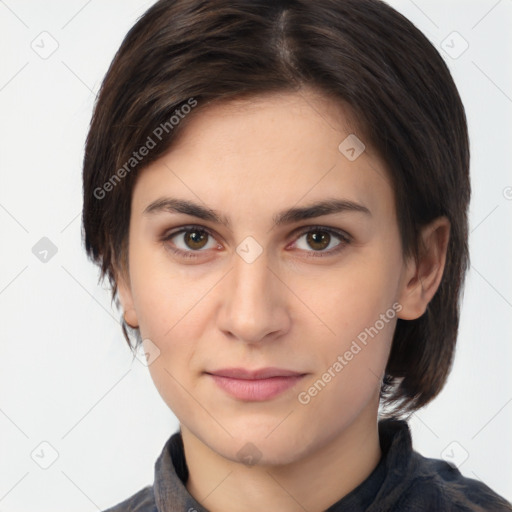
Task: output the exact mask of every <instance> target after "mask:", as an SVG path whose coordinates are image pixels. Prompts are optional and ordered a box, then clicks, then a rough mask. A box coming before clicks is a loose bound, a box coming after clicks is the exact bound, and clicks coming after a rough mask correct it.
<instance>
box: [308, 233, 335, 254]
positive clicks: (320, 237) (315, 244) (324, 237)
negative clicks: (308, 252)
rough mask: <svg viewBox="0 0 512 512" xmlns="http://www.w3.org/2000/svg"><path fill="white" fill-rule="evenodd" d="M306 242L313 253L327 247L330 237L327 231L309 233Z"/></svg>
mask: <svg viewBox="0 0 512 512" xmlns="http://www.w3.org/2000/svg"><path fill="white" fill-rule="evenodd" d="M306 241H307V243H308V244H309V246H310V247H311V248H312V249H314V250H315V251H321V250H323V249H325V248H326V247H328V246H329V242H330V241H331V235H330V234H329V233H328V232H327V231H310V232H309V233H308V234H307V237H306Z"/></svg>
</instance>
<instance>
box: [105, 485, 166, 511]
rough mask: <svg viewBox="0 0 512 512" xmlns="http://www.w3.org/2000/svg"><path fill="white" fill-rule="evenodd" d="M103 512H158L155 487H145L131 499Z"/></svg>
mask: <svg viewBox="0 0 512 512" xmlns="http://www.w3.org/2000/svg"><path fill="white" fill-rule="evenodd" d="M103 512H157V508H156V505H155V496H154V493H153V486H152V485H148V486H147V487H144V488H143V489H141V490H140V491H139V492H137V493H135V494H134V495H133V496H131V497H130V498H127V499H126V500H124V501H122V502H121V503H118V504H117V505H115V506H114V507H111V508H109V509H107V510H104V511H103Z"/></svg>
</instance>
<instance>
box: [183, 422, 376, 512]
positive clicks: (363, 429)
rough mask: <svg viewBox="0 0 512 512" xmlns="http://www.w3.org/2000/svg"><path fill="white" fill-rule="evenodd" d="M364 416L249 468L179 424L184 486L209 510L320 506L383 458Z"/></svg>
mask: <svg viewBox="0 0 512 512" xmlns="http://www.w3.org/2000/svg"><path fill="white" fill-rule="evenodd" d="M365 416H366V417H365ZM368 416H369V415H368V414H366V415H361V416H359V417H358V418H357V419H356V420H355V421H354V422H353V423H352V424H350V425H349V426H348V427H347V428H345V429H344V430H343V431H342V432H340V433H338V435H336V436H335V437H333V438H332V439H329V440H328V442H326V443H324V444H323V445H322V446H320V447H317V449H316V450H315V451H314V452H311V453H308V454H307V455H306V456H304V457H302V458H300V459H298V460H295V461H293V462H291V463H288V464H284V465H255V466H251V467H249V466H246V465H244V464H242V463H239V462H234V461H232V460H229V459H226V458H224V457H223V456H221V455H220V454H218V453H216V452H215V451H213V450H212V449H211V448H210V447H208V446H207V445H206V444H204V443H203V442H202V441H201V440H199V439H198V438H197V437H195V436H194V434H192V433H191V432H190V430H188V429H187V428H186V427H184V426H183V425H182V437H183V444H184V448H185V453H186V460H187V466H188V469H189V479H188V481H187V484H186V488H187V490H188V492H189V493H190V494H191V495H192V496H193V497H194V498H195V499H196V500H197V501H198V502H199V503H201V504H202V505H203V506H204V507H205V508H207V509H208V510H209V511H210V512H239V511H240V510H244V511H247V512H253V511H254V512H256V511H260V510H280V511H281V512H304V510H308V512H321V511H324V510H326V509H327V508H329V507H330V506H331V505H333V504H334V503H336V502H337V501H339V500H340V499H342V498H343V497H344V496H346V495H347V494H348V493H350V492H351V491H352V490H354V489H355V488H356V487H357V486H358V485H359V484H361V483H362V482H363V481H364V480H365V479H366V478H367V477H368V476H369V475H370V474H371V472H372V471H373V470H374V469H375V467H376V466H377V464H378V462H379V460H380V458H381V455H382V454H381V449H380V444H379V433H378V425H377V420H376V418H375V417H373V421H372V416H371V415H370V417H369V418H368ZM369 420H370V421H369Z"/></svg>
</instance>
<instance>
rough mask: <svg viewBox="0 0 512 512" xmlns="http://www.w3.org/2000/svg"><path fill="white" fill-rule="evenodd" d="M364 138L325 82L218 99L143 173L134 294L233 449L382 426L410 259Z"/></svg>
mask: <svg viewBox="0 0 512 512" xmlns="http://www.w3.org/2000/svg"><path fill="white" fill-rule="evenodd" d="M350 133H351V129H350V128H349V127H348V125H347V120H346V118H345V116H344V115H343V111H341V108H340V107H336V106H335V105H334V104H332V103H330V102H329V101H328V100H326V99H323V98H321V97H317V96H315V95H314V94H312V93H308V94H306V93H301V94H299V93H289V94H280V95H269V96H265V97H259V98H257V99H253V100H251V101H250V102H241V101H240V102H237V103H225V104H222V105H220V104H219V105H216V106H210V107H209V108H208V109H206V110H204V111H203V112H201V113H199V114H198V115H197V116H196V117H195V118H191V119H190V124H189V125H188V126H187V129H186V130H185V131H184V132H183V133H182V138H181V139H180V140H179V141H178V144H176V145H175V146H173V147H172V150H171V151H170V152H168V153H167V154H166V155H165V156H163V157H162V158H160V159H159V160H158V161H156V162H154V163H152V164H151V165H149V166H148V167H147V168H145V169H144V170H143V171H142V172H141V174H140V176H139V177H138V180H137V182H136V185H135V188H134V191H133V197H132V208H131V220H130V231H129V267H130V268H129V280H130V282H129V284H128V285H126V284H124V283H123V282H120V283H119V289H120V294H121V300H122V303H123V306H124V308H125V310H127V311H128V318H129V319H130V320H131V321H130V323H137V324H138V325H139V327H140V331H141V336H142V338H143V339H145V340H146V341H145V344H146V347H145V348H146V350H147V352H149V354H150V361H149V362H150V363H151V364H150V365H149V369H150V372H151V376H152V378H153V380H154V382H155V384H156V386H157V388H158V390H159V392H160V394H161V396H162V398H163V399H164V401H165V402H166V403H167V404H168V406H169V407H170V408H171V409H172V410H173V412H174V413H175V415H176V416H177V418H178V419H179V421H180V423H181V425H182V428H186V429H187V430H188V431H189V432H191V433H192V434H193V435H194V436H195V437H196V438H197V439H199V440H200V441H202V442H203V443H204V444H205V445H207V446H209V447H210V448H211V449H213V450H214V451H215V452H216V453H218V454H220V455H222V456H224V457H226V458H228V459H231V460H241V457H247V456H248V457H249V458H251V457H252V458H253V459H254V458H255V457H256V458H258V459H260V463H272V464H276V463H288V462H292V461H294V460H297V459H298V458H300V457H302V456H304V455H305V454H307V453H308V452H310V451H311V450H315V449H316V448H319V447H320V446H322V444H324V445H325V443H326V442H328V441H329V440H331V439H333V438H334V437H335V436H337V435H339V434H340V433H341V432H343V431H344V429H346V428H347V427H348V426H349V425H351V424H353V422H354V421H355V420H357V419H361V418H365V420H364V421H365V422H366V423H367V424H368V422H370V423H371V422H372V421H373V422H374V423H375V418H376V413H377V408H378V399H379V390H380V383H381V379H382V376H383V374H384V368H385V366H386V362H387V358H388V355H389V350H390V345H391V340H392V336H393V332H394V328H395V324H396V320H397V318H398V317H400V316H401V315H400V310H401V308H402V304H403V299H404V297H405V295H406V294H405V292H406V285H407V279H406V273H405V271H406V266H405V265H404V263H403V261H402V256H401V244H400V239H399V232H398V224H397V219H396V216H395V209H394V203H393V190H392V188H391V185H390V182H389V179H388V177H387V174H386V171H385V168H384V166H383V164H382V162H380V161H379V160H378V159H377V158H376V157H374V156H371V155H370V154H369V148H366V149H364V148H363V146H362V145H361V142H362V143H363V144H364V142H365V141H364V140H362V141H358V140H357V139H355V138H354V137H353V136H350V137H349V138H348V139H347V137H348V136H349V135H350ZM340 144H341V146H340ZM343 202H347V203H350V204H353V205H356V206H353V207H352V208H343V205H344V203H343ZM320 204H324V206H323V207H322V206H316V207H315V205H320ZM336 205H337V206H338V207H335V206H336ZM345 206H346V203H345ZM331 207H333V208H332V210H331ZM153 359H154V360H153ZM268 368H271V370H269V371H268V372H267V373H265V374H261V375H258V374H251V373H250V372H253V371H256V370H261V369H268ZM226 369H227V370H232V371H233V372H234V373H229V371H226V372H223V371H222V370H226ZM233 369H239V370H240V369H243V370H246V371H247V372H248V373H246V374H237V373H236V370H233ZM290 372H291V376H290ZM220 374H223V376H222V375H220ZM272 375H273V377H272ZM251 377H252V379H251ZM255 377H260V378H255ZM264 377H267V378H264ZM248 443H250V444H248ZM244 450H245V451H244ZM247 451H248V452H249V453H246V452H247ZM251 451H252V452H251Z"/></svg>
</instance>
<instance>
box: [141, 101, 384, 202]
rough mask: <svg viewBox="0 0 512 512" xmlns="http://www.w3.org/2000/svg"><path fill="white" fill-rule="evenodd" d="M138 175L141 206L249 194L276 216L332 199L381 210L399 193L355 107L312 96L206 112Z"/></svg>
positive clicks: (226, 105)
mask: <svg viewBox="0 0 512 512" xmlns="http://www.w3.org/2000/svg"><path fill="white" fill-rule="evenodd" d="M354 132H356V133H358V134H359V137H360V138H359V137H357V135H356V134H355V133H354ZM363 148H364V150H363ZM347 149H348V150H349V152H348V153H347ZM359 153H360V154H359ZM358 155H359V156H358ZM354 156H355V157H356V158H354ZM140 174H141V175H140V176H139V178H138V180H137V184H136V187H135V190H134V203H138V207H139V208H143V207H144V203H146V204H147V203H148V202H150V201H154V200H155V199H156V197H155V194H157V195H158V194H160V195H163V194H164V193H165V192H169V193H170V192H171V191H172V192H173V193H174V194H173V195H176V193H178V194H179V193H181V194H182V195H185V196H186V197H191V193H192V194H194V193H195V194H196V195H197V196H198V197H199V199H201V200H203V199H204V202H206V203H208V201H207V200H206V199H205V198H211V199H215V198H216V199H217V203H220V204H222V202H223V201H224V200H227V201H228V202H229V200H231V201H232V199H233V198H232V194H237V195H240V194H243V196H244V198H245V205H249V204H250V205H251V206H260V205H259V204H257V203H259V202H262V201H263V202H265V204H274V205H276V208H275V209H276V210H277V209H280V207H281V206H282V204H283V202H284V203H286V205H288V204H289V203H297V202H300V201H301V200H302V199H304V201H309V200H317V199H319V198H325V195H326V194H330V195H331V196H332V195H337V196H339V197H344V196H350V199H352V200H354V201H358V202H363V203H367V204H373V206H374V208H375V207H377V206H378V203H379V202H380V203H382V202H383V201H384V203H385V202H386V201H387V202H388V203H389V200H390V199H391V198H392V195H393V194H392V189H391V187H390V184H389V180H388V175H387V172H386V170H385V166H384V165H383V162H381V161H380V160H379V159H378V158H377V157H376V156H374V155H372V154H371V148H370V146H369V144H368V143H367V141H366V143H365V141H364V136H363V135H362V134H361V132H360V131H359V130H358V128H357V127H356V123H355V122H354V116H353V114H352V112H351V111H350V109H349V108H348V107H346V106H345V105H343V104H341V103H340V102H337V101H334V100H332V99H328V98H326V97H323V96H320V95H318V94H315V93H312V92H311V91H301V92H291V93H279V94H277V93H273V94H266V95H264V96H258V97H253V98H249V99H242V100H233V101H224V102H219V103H214V104H211V105H208V106H206V107H203V108H201V109H200V110H198V111H197V112H195V113H194V115H193V116H192V117H191V118H190V119H189V120H187V123H186V126H185V128H184V130H183V131H182V132H180V135H179V137H178V138H177V139H176V140H175V141H173V144H172V146H171V148H170V150H169V151H168V152H167V153H166V154H165V155H164V156H163V157H161V158H160V159H159V160H157V161H156V162H154V163H153V164H151V165H150V166H148V167H147V168H146V169H143V170H142V171H141V173H140ZM196 199H197V197H196ZM381 206H382V207H385V206H389V205H386V204H383V205H381Z"/></svg>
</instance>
